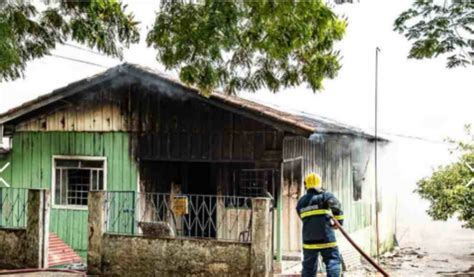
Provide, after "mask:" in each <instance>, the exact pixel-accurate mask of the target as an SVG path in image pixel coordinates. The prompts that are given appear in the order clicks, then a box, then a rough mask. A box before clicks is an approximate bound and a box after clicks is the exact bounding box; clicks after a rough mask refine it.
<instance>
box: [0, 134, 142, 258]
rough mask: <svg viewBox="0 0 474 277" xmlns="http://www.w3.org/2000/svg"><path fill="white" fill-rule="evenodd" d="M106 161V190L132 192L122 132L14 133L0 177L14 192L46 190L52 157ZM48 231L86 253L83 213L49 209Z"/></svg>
mask: <svg viewBox="0 0 474 277" xmlns="http://www.w3.org/2000/svg"><path fill="white" fill-rule="evenodd" d="M53 155H68V156H101V157H107V190H109V191H110V190H114V191H135V190H136V188H137V174H138V170H137V167H136V166H135V163H134V162H133V161H132V159H131V156H130V150H129V134H128V133H126V132H107V133H104V132H102V133H100V132H17V133H15V134H14V136H13V148H12V152H11V153H10V154H9V155H8V156H6V157H3V158H0V167H1V166H3V165H4V164H5V163H7V162H10V163H11V165H10V167H8V168H7V169H6V170H5V172H3V173H2V177H3V178H4V179H5V180H6V181H7V182H8V183H9V184H11V186H12V187H16V188H48V189H51V182H52V156H53ZM50 231H51V232H54V233H56V234H58V235H59V236H60V237H61V239H63V240H64V241H65V242H66V243H68V244H69V245H70V246H72V247H73V248H74V249H75V250H76V251H78V252H79V253H80V254H84V253H85V251H86V250H87V211H85V210H70V209H58V208H53V209H52V211H51V221H50Z"/></svg>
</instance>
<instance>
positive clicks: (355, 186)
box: [352, 164, 364, 201]
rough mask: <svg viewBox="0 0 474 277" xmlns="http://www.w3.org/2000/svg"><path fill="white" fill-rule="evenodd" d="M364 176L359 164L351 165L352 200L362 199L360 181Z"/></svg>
mask: <svg viewBox="0 0 474 277" xmlns="http://www.w3.org/2000/svg"><path fill="white" fill-rule="evenodd" d="M363 180H364V176H363V173H362V170H361V168H360V166H359V164H354V165H353V166H352V197H353V199H354V201H358V200H360V199H362V181H363Z"/></svg>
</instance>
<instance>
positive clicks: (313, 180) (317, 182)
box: [304, 172, 321, 189]
mask: <svg viewBox="0 0 474 277" xmlns="http://www.w3.org/2000/svg"><path fill="white" fill-rule="evenodd" d="M304 185H305V188H306V189H317V188H320V187H321V176H319V174H316V173H314V172H311V173H309V174H308V175H306V177H305V178H304Z"/></svg>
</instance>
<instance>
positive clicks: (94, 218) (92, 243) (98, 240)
mask: <svg viewBox="0 0 474 277" xmlns="http://www.w3.org/2000/svg"><path fill="white" fill-rule="evenodd" d="M106 200H107V194H106V192H105V191H90V192H89V195H88V209H89V218H88V226H87V227H88V228H87V229H88V236H87V237H88V238H89V241H88V248H87V272H88V274H91V275H100V274H101V273H102V238H103V235H104V233H105V231H106V226H105V218H106V216H107V215H106V209H105V205H106Z"/></svg>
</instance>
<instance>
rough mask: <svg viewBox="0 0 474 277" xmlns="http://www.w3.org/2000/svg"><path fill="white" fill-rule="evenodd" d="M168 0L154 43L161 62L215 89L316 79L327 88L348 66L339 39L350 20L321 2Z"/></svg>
mask: <svg viewBox="0 0 474 277" xmlns="http://www.w3.org/2000/svg"><path fill="white" fill-rule="evenodd" d="M192 2H193V1H185V0H169V1H164V2H162V6H161V10H160V11H159V13H158V14H157V18H156V21H155V23H154V25H153V28H152V29H151V31H150V32H149V33H148V36H147V43H148V45H149V46H153V47H154V48H156V49H157V51H158V54H157V60H158V61H159V62H160V63H162V64H163V65H165V66H166V68H167V69H177V70H179V75H180V79H181V80H182V81H183V82H185V83H187V84H189V85H194V86H197V87H198V88H199V90H200V91H201V92H203V93H204V94H208V93H209V92H210V91H212V90H213V89H215V88H218V87H220V88H223V89H224V91H225V92H226V93H230V94H232V93H235V92H236V91H239V90H250V91H256V90H258V89H260V88H268V89H270V90H271V91H274V92H276V91H278V90H279V89H281V88H287V87H292V86H297V85H300V84H302V83H306V84H308V85H309V87H310V88H311V89H313V91H316V90H319V89H321V88H322V81H323V79H324V78H326V77H327V78H334V77H335V76H336V74H337V72H338V70H339V68H340V67H341V65H340V62H339V53H338V52H337V51H334V50H333V48H334V43H335V42H336V41H338V40H340V39H342V37H343V34H344V32H345V28H346V21H345V20H343V19H341V18H339V17H338V16H336V15H335V14H334V12H333V11H332V10H331V9H330V8H329V7H328V6H327V5H326V4H324V3H323V2H322V1H321V0H312V1H292V0H282V1H274V0H242V1H222V0H205V1H200V2H201V3H200V4H193V3H192Z"/></svg>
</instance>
